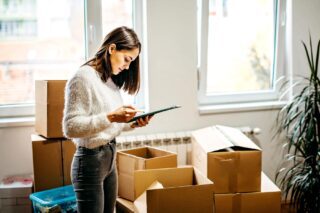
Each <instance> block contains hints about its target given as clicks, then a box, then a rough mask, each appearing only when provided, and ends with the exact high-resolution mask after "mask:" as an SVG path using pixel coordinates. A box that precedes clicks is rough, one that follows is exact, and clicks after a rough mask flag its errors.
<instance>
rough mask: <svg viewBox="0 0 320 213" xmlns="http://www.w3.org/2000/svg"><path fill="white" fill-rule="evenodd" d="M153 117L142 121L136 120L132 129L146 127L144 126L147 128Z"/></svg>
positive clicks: (141, 119) (147, 117)
mask: <svg viewBox="0 0 320 213" xmlns="http://www.w3.org/2000/svg"><path fill="white" fill-rule="evenodd" d="M152 117H153V115H151V116H146V117H144V118H140V119H138V120H136V121H135V122H133V123H132V124H131V125H130V127H131V128H136V127H144V126H146V125H147V124H148V123H149V121H150V120H151V118H152Z"/></svg>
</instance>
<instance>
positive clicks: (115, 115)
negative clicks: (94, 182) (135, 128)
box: [107, 105, 140, 123]
mask: <svg viewBox="0 0 320 213" xmlns="http://www.w3.org/2000/svg"><path fill="white" fill-rule="evenodd" d="M137 112H140V110H137V109H135V108H134V107H133V106H130V105H125V106H122V107H120V108H118V109H116V110H115V111H113V112H110V113H108V114H107V119H108V120H109V121H110V122H117V123H126V122H128V121H130V120H131V119H132V118H133V117H134V116H135V115H136V114H137Z"/></svg>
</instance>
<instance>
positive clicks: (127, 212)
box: [116, 197, 134, 213]
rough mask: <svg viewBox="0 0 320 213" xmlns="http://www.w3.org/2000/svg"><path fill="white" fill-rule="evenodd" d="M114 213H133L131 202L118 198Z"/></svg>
mask: <svg viewBox="0 0 320 213" xmlns="http://www.w3.org/2000/svg"><path fill="white" fill-rule="evenodd" d="M116 213H134V205H133V202H132V201H130V200H126V199H123V198H121V197H118V198H117V202H116Z"/></svg>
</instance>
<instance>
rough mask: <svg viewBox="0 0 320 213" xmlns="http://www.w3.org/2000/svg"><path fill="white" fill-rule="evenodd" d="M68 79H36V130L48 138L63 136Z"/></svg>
mask: <svg viewBox="0 0 320 213" xmlns="http://www.w3.org/2000/svg"><path fill="white" fill-rule="evenodd" d="M66 82H67V81H66V80H36V83H35V111H36V119H35V130H36V132H37V133H39V134H40V135H43V136H45V137H46V138H61V137H64V136H63V132H62V118H63V108H64V88H65V86H66Z"/></svg>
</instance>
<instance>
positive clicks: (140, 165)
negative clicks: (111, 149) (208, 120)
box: [117, 147, 177, 201]
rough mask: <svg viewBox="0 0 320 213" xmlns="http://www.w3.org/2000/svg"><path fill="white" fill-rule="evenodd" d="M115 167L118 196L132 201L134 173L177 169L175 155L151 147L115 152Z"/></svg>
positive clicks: (133, 196) (134, 197)
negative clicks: (146, 170)
mask: <svg viewBox="0 0 320 213" xmlns="http://www.w3.org/2000/svg"><path fill="white" fill-rule="evenodd" d="M117 166H118V175H119V178H118V181H119V189H118V193H119V196H120V197H122V198H125V199H128V200H131V201H134V200H135V199H136V198H137V197H136V196H135V194H134V171H135V170H144V169H158V168H171V167H177V154H176V153H173V152H169V151H165V150H161V149H158V148H152V147H142V148H136V149H129V150H122V151H118V152H117Z"/></svg>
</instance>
